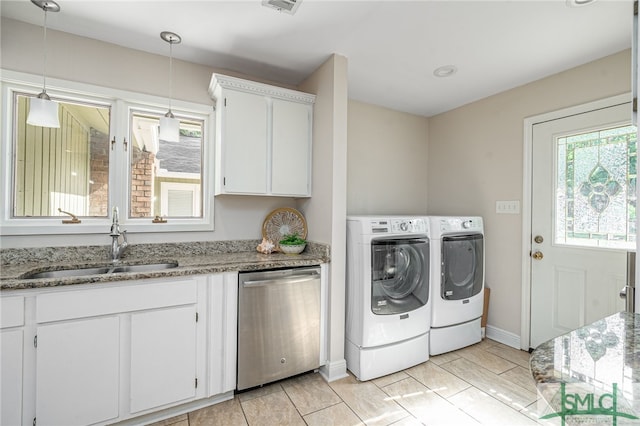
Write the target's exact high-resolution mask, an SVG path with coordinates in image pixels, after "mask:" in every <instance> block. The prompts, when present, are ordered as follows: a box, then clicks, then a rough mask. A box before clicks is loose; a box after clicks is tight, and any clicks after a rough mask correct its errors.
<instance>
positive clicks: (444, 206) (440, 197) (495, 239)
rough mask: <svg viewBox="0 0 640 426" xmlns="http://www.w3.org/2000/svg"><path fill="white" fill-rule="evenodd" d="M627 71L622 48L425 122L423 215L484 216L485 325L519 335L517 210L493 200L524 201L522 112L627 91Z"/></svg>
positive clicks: (535, 112) (626, 55)
mask: <svg viewBox="0 0 640 426" xmlns="http://www.w3.org/2000/svg"><path fill="white" fill-rule="evenodd" d="M630 70H631V52H630V50H626V51H623V52H620V53H618V54H615V55H612V56H609V57H606V58H603V59H600V60H598V61H594V62H591V63H589V64H586V65H583V66H580V67H577V68H574V69H571V70H568V71H565V72H562V73H559V74H556V75H553V76H550V77H548V78H545V79H542V80H539V81H536V82H533V83H530V84H527V85H525V86H521V87H518V88H515V89H512V90H509V91H506V92H503V93H500V94H497V95H495V96H491V97H488V98H485V99H482V100H480V101H477V102H474V103H471V104H468V105H465V106H463V107H461V108H458V109H455V110H452V111H449V112H446V113H443V114H440V115H437V116H434V117H431V118H430V119H429V162H428V167H427V172H428V177H427V182H428V194H429V197H428V201H429V207H428V212H429V214H443V215H480V216H483V217H484V220H485V222H484V224H485V233H486V237H485V244H486V282H487V286H488V287H490V288H491V303H490V307H489V318H488V325H490V326H494V327H497V328H500V329H502V330H505V331H507V332H511V333H514V334H516V335H519V334H520V297H521V271H522V266H521V265H522V259H521V247H522V237H521V229H522V223H521V215H507V214H496V213H495V202H496V201H498V200H519V201H520V202H522V187H523V176H522V173H523V143H524V142H523V131H524V130H523V121H524V119H525V117H529V116H534V115H538V114H542V113H545V112H549V111H554V110H558V109H562V108H565V107H569V106H573V105H579V104H582V103H586V102H589V101H593V100H596V99H602V98H606V97H609V96H613V95H617V94H621V93H625V92H629V91H630V90H631V75H630Z"/></svg>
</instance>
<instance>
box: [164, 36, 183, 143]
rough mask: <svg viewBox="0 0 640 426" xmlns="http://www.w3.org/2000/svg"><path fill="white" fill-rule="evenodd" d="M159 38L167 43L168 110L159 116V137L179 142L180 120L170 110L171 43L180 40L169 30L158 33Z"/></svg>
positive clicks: (176, 42)
mask: <svg viewBox="0 0 640 426" xmlns="http://www.w3.org/2000/svg"><path fill="white" fill-rule="evenodd" d="M160 38H162V39H163V40H164V41H166V42H167V43H169V111H167V113H166V114H165V115H164V117H160V139H162V140H163V141H167V142H179V141H180V120H178V119H177V118H175V117H174V116H173V112H171V94H172V92H171V83H172V77H173V75H172V72H173V45H174V44H178V43H180V42H181V41H182V39H181V38H180V36H179V35H178V34H176V33H172V32H170V31H163V32H161V33H160Z"/></svg>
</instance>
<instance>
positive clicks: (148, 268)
mask: <svg viewBox="0 0 640 426" xmlns="http://www.w3.org/2000/svg"><path fill="white" fill-rule="evenodd" d="M177 266H178V264H177V263H176V262H171V263H152V264H148V265H122V266H116V267H114V268H112V269H110V270H109V271H108V272H107V273H108V274H117V273H120V272H153V271H160V270H163V269H171V268H175V267H177Z"/></svg>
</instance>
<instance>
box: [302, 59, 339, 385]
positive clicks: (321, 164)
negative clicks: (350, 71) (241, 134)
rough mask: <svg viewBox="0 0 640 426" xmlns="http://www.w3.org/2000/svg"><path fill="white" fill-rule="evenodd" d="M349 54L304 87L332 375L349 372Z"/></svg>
mask: <svg viewBox="0 0 640 426" xmlns="http://www.w3.org/2000/svg"><path fill="white" fill-rule="evenodd" d="M347 77H348V76H347V59H346V58H345V57H343V56H339V55H333V56H331V58H329V59H328V60H327V61H326V62H325V63H324V64H322V66H320V68H318V70H316V71H315V72H314V73H313V74H312V75H311V76H310V77H309V78H308V79H307V80H306V81H304V82H303V83H302V84H301V85H300V89H301V90H303V91H306V92H310V93H315V94H316V96H317V97H316V104H315V106H314V123H313V165H312V167H313V181H312V190H313V197H312V198H310V199H301V200H299V201H298V207H299V208H300V210H301V211H302V212H303V213H304V215H305V217H306V219H307V224H308V225H309V239H311V240H313V241H321V242H324V243H329V244H331V265H330V268H331V273H330V285H329V287H330V288H329V321H330V325H329V326H330V330H329V336H330V338H329V347H328V361H329V363H328V364H327V365H325V366H323V367H322V370H321V371H322V373H323V374H324V375H325V376H326V377H328V378H329V379H331V380H334V379H337V378H340V377H342V376H344V375H345V374H346V362H345V360H344V333H345V328H344V326H345V322H344V321H345V263H346V240H345V238H346V229H345V228H346V208H347V189H346V179H347V102H348V101H347V94H348V90H347Z"/></svg>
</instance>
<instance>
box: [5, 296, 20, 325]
mask: <svg viewBox="0 0 640 426" xmlns="http://www.w3.org/2000/svg"><path fill="white" fill-rule="evenodd" d="M21 325H24V297H22V296H17V297H3V298H2V299H0V328H8V327H20V326H21Z"/></svg>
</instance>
